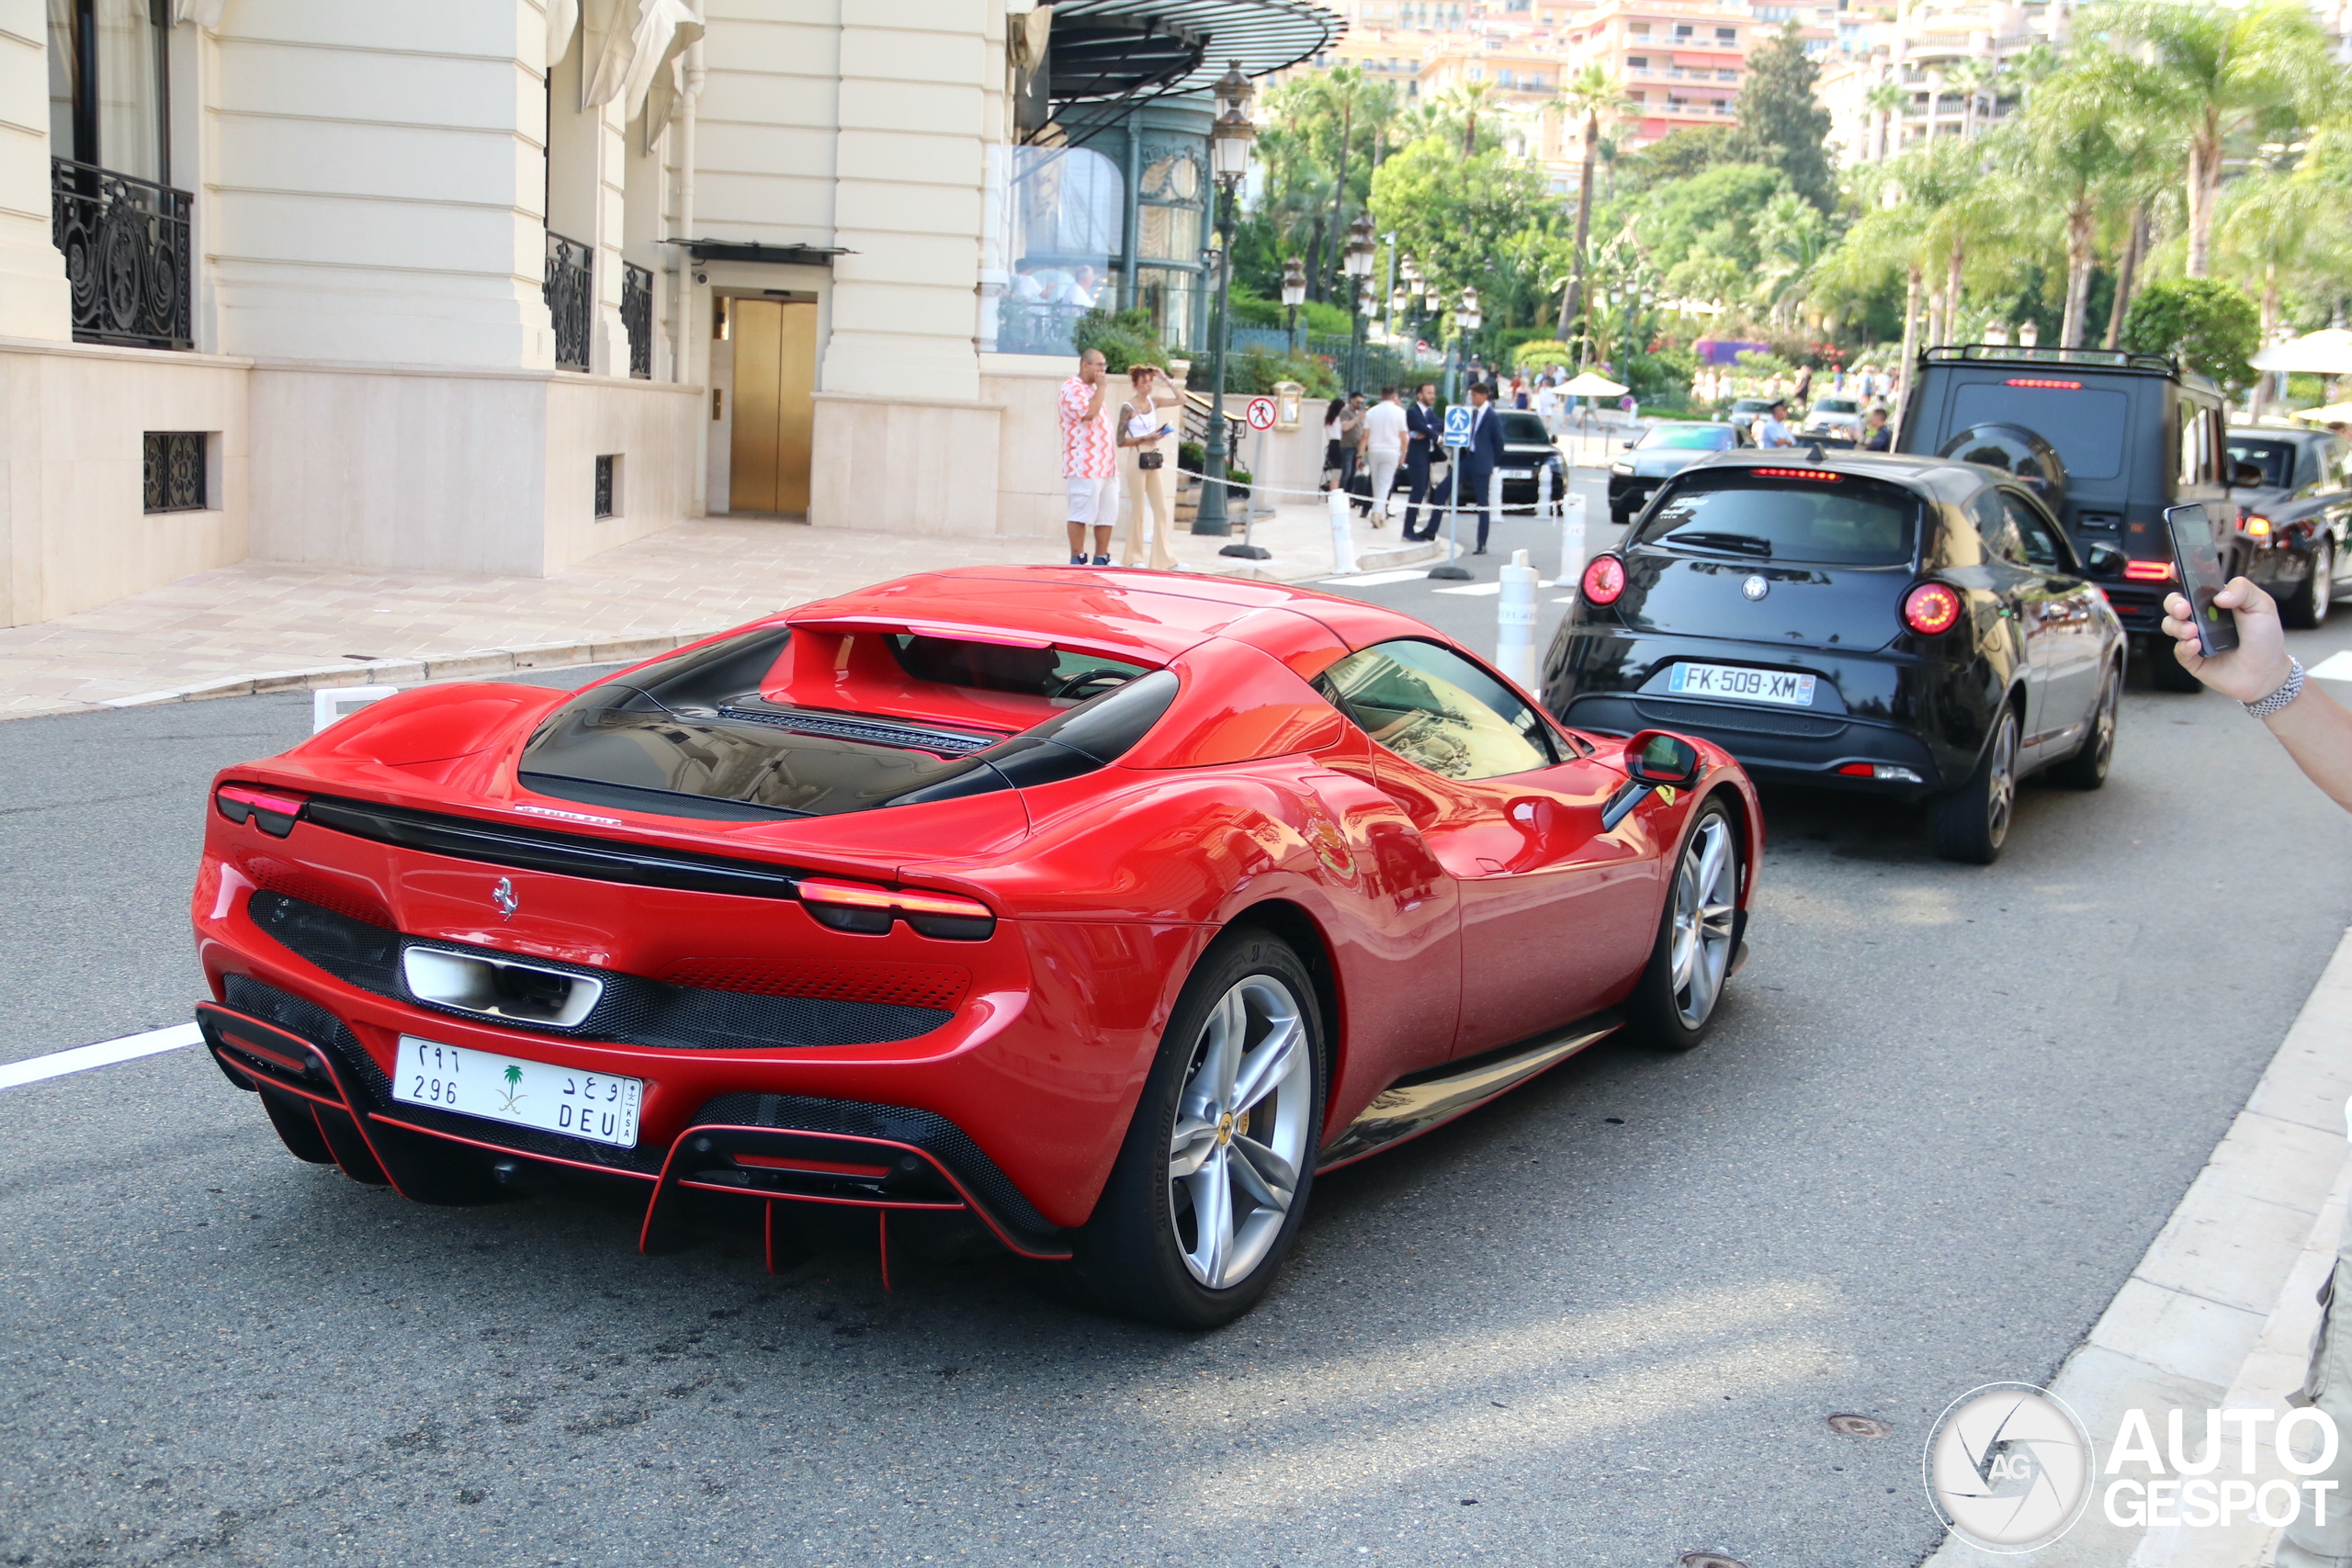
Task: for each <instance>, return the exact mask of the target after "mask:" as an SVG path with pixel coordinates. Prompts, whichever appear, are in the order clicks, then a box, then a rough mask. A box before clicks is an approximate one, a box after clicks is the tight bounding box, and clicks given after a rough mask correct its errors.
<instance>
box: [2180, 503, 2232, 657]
mask: <svg viewBox="0 0 2352 1568" xmlns="http://www.w3.org/2000/svg"><path fill="white" fill-rule="evenodd" d="M2165 529H2166V530H2167V531H2168V532H2170V534H2171V535H2172V553H2173V564H2174V566H2175V568H2176V570H2178V572H2179V573H2180V592H2181V593H2182V595H2183V596H2184V597H2185V598H2187V599H2188V613H2189V616H2190V619H2191V620H2192V621H2193V622H2194V624H2195V625H2196V627H2197V650H2198V652H2199V653H2200V654H2202V655H2204V656H2205V657H2206V658H2208V659H2211V658H2212V657H2213V656H2214V655H2215V654H2219V653H2227V652H2229V651H2231V650H2232V649H2234V648H2236V647H2237V645H2238V622H2237V617H2236V616H2235V615H2232V614H2231V613H2230V612H2229V611H2227V610H2224V609H2222V607H2221V606H2220V605H2218V604H2214V603H2213V595H2215V594H2216V593H2219V592H2221V591H2222V588H2224V587H2225V586H2227V584H2228V582H2229V579H2228V577H2226V576H2225V575H2223V573H2222V551H2221V547H2220V545H2219V544H2218V543H2217V542H2216V541H2215V540H2214V537H2213V522H2212V519H2211V517H2209V516H2207V515H2206V512H2205V508H2204V507H2203V506H2201V505H2190V506H2173V507H2167V508H2165Z"/></svg>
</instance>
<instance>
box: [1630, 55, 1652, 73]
mask: <svg viewBox="0 0 2352 1568" xmlns="http://www.w3.org/2000/svg"><path fill="white" fill-rule="evenodd" d="M1625 65H1626V68H1627V69H1629V70H1633V71H1647V70H1648V69H1649V68H1650V57H1649V56H1648V55H1646V54H1629V55H1627V56H1626V57H1625Z"/></svg>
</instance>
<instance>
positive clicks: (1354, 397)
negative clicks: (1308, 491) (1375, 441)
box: [1340, 392, 1364, 491]
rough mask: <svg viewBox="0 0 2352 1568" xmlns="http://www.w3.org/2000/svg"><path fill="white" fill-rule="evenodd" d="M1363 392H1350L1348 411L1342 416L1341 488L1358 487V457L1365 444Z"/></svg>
mask: <svg viewBox="0 0 2352 1568" xmlns="http://www.w3.org/2000/svg"><path fill="white" fill-rule="evenodd" d="M1363 415H1364V407H1363V393H1362V392H1350V393H1349V394H1348V407H1347V412H1344V413H1342V414H1341V415H1340V489H1341V490H1349V491H1351V490H1353V489H1355V487H1356V457H1357V456H1358V455H1359V451H1360V449H1361V448H1362V447H1363Z"/></svg>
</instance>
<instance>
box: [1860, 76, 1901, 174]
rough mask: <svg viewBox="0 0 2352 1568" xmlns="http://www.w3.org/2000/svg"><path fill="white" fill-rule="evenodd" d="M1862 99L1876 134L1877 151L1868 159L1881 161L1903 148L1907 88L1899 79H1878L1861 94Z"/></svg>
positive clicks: (1873, 161)
mask: <svg viewBox="0 0 2352 1568" xmlns="http://www.w3.org/2000/svg"><path fill="white" fill-rule="evenodd" d="M1862 102H1863V103H1864V104H1865V105H1867V106H1868V107H1870V109H1871V113H1872V115H1873V116H1874V117H1875V118H1873V119H1872V121H1871V127H1872V129H1873V130H1875V131H1876V133H1877V134H1876V137H1875V141H1876V143H1877V150H1876V151H1875V152H1872V153H1871V163H1873V164H1883V163H1885V162H1886V161H1887V160H1888V159H1889V158H1892V157H1893V156H1894V154H1895V153H1897V152H1901V151H1902V139H1903V111H1904V110H1905V109H1907V108H1909V107H1911V92H1910V89H1909V88H1907V87H1905V86H1904V85H1903V84H1901V83H1900V82H1881V83H1880V84H1879V85H1877V86H1875V87H1872V88H1871V90H1870V91H1869V92H1867V93H1865V94H1863V95H1862Z"/></svg>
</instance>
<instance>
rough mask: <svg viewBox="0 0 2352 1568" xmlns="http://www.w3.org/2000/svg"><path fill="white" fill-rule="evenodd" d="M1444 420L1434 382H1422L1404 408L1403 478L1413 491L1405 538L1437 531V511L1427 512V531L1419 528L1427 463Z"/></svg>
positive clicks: (1433, 455)
mask: <svg viewBox="0 0 2352 1568" xmlns="http://www.w3.org/2000/svg"><path fill="white" fill-rule="evenodd" d="M1443 434H1445V422H1444V421H1443V420H1442V419H1440V418H1438V416H1437V383H1436V382H1434V381H1424V382H1422V383H1421V384H1420V386H1419V388H1418V389H1416V390H1415V391H1414V393H1413V400H1412V401H1411V402H1410V403H1408V404H1407V405H1406V407H1405V479H1406V482H1407V483H1408V484H1410V485H1411V486H1412V487H1413V488H1412V493H1411V495H1410V497H1409V498H1408V501H1407V504H1406V507H1405V537H1407V538H1408V539H1426V538H1430V537H1431V536H1434V535H1435V534H1436V533H1437V513H1434V512H1432V513H1430V526H1429V532H1428V533H1426V534H1424V533H1422V532H1420V531H1419V528H1418V526H1417V525H1418V523H1419V519H1420V508H1421V503H1422V502H1425V501H1427V500H1429V498H1430V463H1431V462H1433V461H1434V460H1435V459H1436V457H1437V450H1438V444H1439V438H1440V437H1441V436H1442V435H1443Z"/></svg>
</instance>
